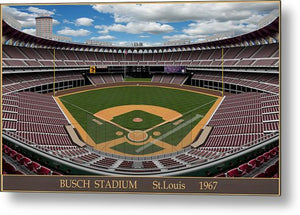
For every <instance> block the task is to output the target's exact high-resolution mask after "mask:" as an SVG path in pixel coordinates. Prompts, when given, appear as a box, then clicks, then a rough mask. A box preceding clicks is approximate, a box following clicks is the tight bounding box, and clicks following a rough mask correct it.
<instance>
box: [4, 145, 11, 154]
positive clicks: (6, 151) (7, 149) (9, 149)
mask: <svg viewBox="0 0 300 215" xmlns="http://www.w3.org/2000/svg"><path fill="white" fill-rule="evenodd" d="M10 151H11V148H9V147H8V146H6V147H5V148H4V153H5V154H9V152H10Z"/></svg>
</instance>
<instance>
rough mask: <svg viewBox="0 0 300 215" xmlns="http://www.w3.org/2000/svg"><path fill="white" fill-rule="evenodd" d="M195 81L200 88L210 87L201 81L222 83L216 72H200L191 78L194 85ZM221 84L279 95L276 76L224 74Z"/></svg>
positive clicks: (220, 76)
mask: <svg viewBox="0 0 300 215" xmlns="http://www.w3.org/2000/svg"><path fill="white" fill-rule="evenodd" d="M197 80H198V81H202V83H200V87H210V86H205V83H203V81H210V82H212V83H222V75H221V73H217V72H202V71H201V72H199V73H197V74H194V75H193V77H192V81H194V83H196V81H197ZM223 82H224V83H226V84H230V85H234V86H235V85H236V86H240V87H247V88H250V89H254V90H257V91H262V92H267V93H273V94H278V93H279V76H278V75H276V74H264V73H258V74H257V73H243V72H239V73H237V72H230V73H229V72H227V73H224V78H223ZM197 83H198V82H197ZM194 85H197V84H194ZM212 85H214V84H212ZM216 86H218V85H216ZM233 88H234V87H233ZM218 90H220V88H218ZM232 91H233V90H232ZM237 91H238V90H237ZM239 92H241V91H239Z"/></svg>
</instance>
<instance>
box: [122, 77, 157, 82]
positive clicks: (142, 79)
mask: <svg viewBox="0 0 300 215" xmlns="http://www.w3.org/2000/svg"><path fill="white" fill-rule="evenodd" d="M124 81H137V82H149V81H151V78H124Z"/></svg>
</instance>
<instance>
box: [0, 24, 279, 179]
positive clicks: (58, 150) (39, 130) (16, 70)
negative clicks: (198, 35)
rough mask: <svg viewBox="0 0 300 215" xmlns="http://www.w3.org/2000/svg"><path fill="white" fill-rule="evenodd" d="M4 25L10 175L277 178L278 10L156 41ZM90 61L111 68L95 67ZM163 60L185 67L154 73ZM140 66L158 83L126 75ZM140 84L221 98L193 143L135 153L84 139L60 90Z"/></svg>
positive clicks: (6, 164)
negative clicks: (204, 32) (79, 37)
mask: <svg viewBox="0 0 300 215" xmlns="http://www.w3.org/2000/svg"><path fill="white" fill-rule="evenodd" d="M2 26H3V46H2V57H3V58H2V69H3V71H2V72H3V82H2V83H3V86H2V93H3V104H2V111H3V113H2V120H3V161H2V162H3V164H4V165H3V166H4V169H3V173H4V174H42V175H60V174H66V175H68V174H78V175H79V174H82V175H90V174H95V175H160V176H169V175H176V176H209V177H214V176H216V177H275V178H277V177H279V173H278V166H279V165H278V160H279V151H280V150H279V148H278V141H279V131H280V123H279V111H280V93H279V90H280V85H279V83H280V80H279V65H280V59H279V55H280V50H279V42H278V34H279V19H278V18H277V19H275V20H274V21H273V22H272V23H270V24H268V25H267V26H264V27H262V28H260V29H258V30H256V31H253V32H250V33H247V34H244V35H239V36H235V37H231V38H227V39H222V40H216V41H209V42H203V43H190V44H183V45H171V44H169V45H163V46H153V47H151V46H149V47H126V46H124V47H122V46H113V45H109V46H97V45H92V44H78V43H76V44H75V43H67V42H60V41H54V40H49V39H44V38H39V37H36V36H32V35H29V34H26V33H24V32H21V31H19V30H17V29H15V28H14V27H12V26H10V25H9V24H8V23H6V22H5V21H2ZM54 49H55V55H54V51H53V50H54ZM222 52H223V55H222ZM54 66H55V71H56V75H55V83H54V82H53V81H54V77H53V67H54ZM90 66H97V67H98V68H107V69H103V70H105V71H103V72H97V73H96V74H89V68H90ZM164 66H184V67H185V68H186V71H185V72H183V73H166V72H162V71H156V70H159V69H158V68H159V67H164ZM141 67H148V68H150V69H149V71H150V72H145V74H146V76H147V78H149V77H150V80H151V81H148V82H139V81H132V82H126V81H125V78H126V77H125V69H127V68H141ZM114 69H116V70H117V71H116V72H115V71H114ZM151 69H152V70H151ZM106 70H107V71H106ZM222 70H223V76H222ZM135 74H136V75H140V74H139V72H136V73H135ZM137 85H138V86H148V87H149V86H152V87H161V88H166V89H174V90H182V91H195V92H196V91H197V92H199V93H202V94H209V95H213V96H217V97H220V98H221V99H220V101H221V102H220V103H219V104H218V105H217V107H216V109H215V110H214V111H213V113H211V115H210V116H209V117H208V118H207V123H206V124H205V125H204V126H203V129H201V131H200V132H199V133H198V134H197V136H196V138H195V139H192V140H191V141H190V143H189V144H187V145H186V146H185V147H183V148H180V149H179V150H174V151H172V152H168V153H163V154H155V155H150V156H149V155H139V156H133V155H128V154H124V155H122V154H117V153H115V154H114V153H109V152H107V151H104V150H100V149H98V148H96V147H93V146H92V145H90V144H88V143H82V142H85V141H82V140H83V139H84V138H83V137H81V136H80V134H78V133H79V132H78V130H77V129H76V128H75V126H74V125H73V124H72V122H71V121H70V119H69V117H67V114H66V113H65V110H64V109H63V108H62V106H61V105H60V104H59V103H58V102H57V100H56V99H55V98H54V96H53V91H56V95H57V96H59V95H64V94H66V93H78V92H81V91H83V90H85V91H89V90H96V89H105V88H108V87H116V86H117V87H125V86H130V87H133V86H137ZM223 89H224V94H223V93H222V92H221V91H222V90H223ZM98 123H102V122H98ZM178 123H180V122H178ZM181 123H182V122H181ZM70 125H71V127H68V128H66V126H70ZM179 125H180V124H179ZM207 128H208V129H207ZM70 129H71V130H72V131H70ZM206 129H207V130H206ZM76 138H77V139H76ZM78 139H79V140H80V141H78Z"/></svg>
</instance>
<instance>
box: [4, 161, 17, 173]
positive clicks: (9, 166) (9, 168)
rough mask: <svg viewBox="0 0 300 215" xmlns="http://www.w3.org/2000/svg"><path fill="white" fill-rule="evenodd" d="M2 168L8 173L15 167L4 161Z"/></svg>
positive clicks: (13, 170)
mask: <svg viewBox="0 0 300 215" xmlns="http://www.w3.org/2000/svg"><path fill="white" fill-rule="evenodd" d="M3 168H4V170H5V171H6V172H7V173H8V174H13V173H15V171H16V168H15V167H14V166H13V165H12V164H10V163H5V164H4V165H3Z"/></svg>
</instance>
